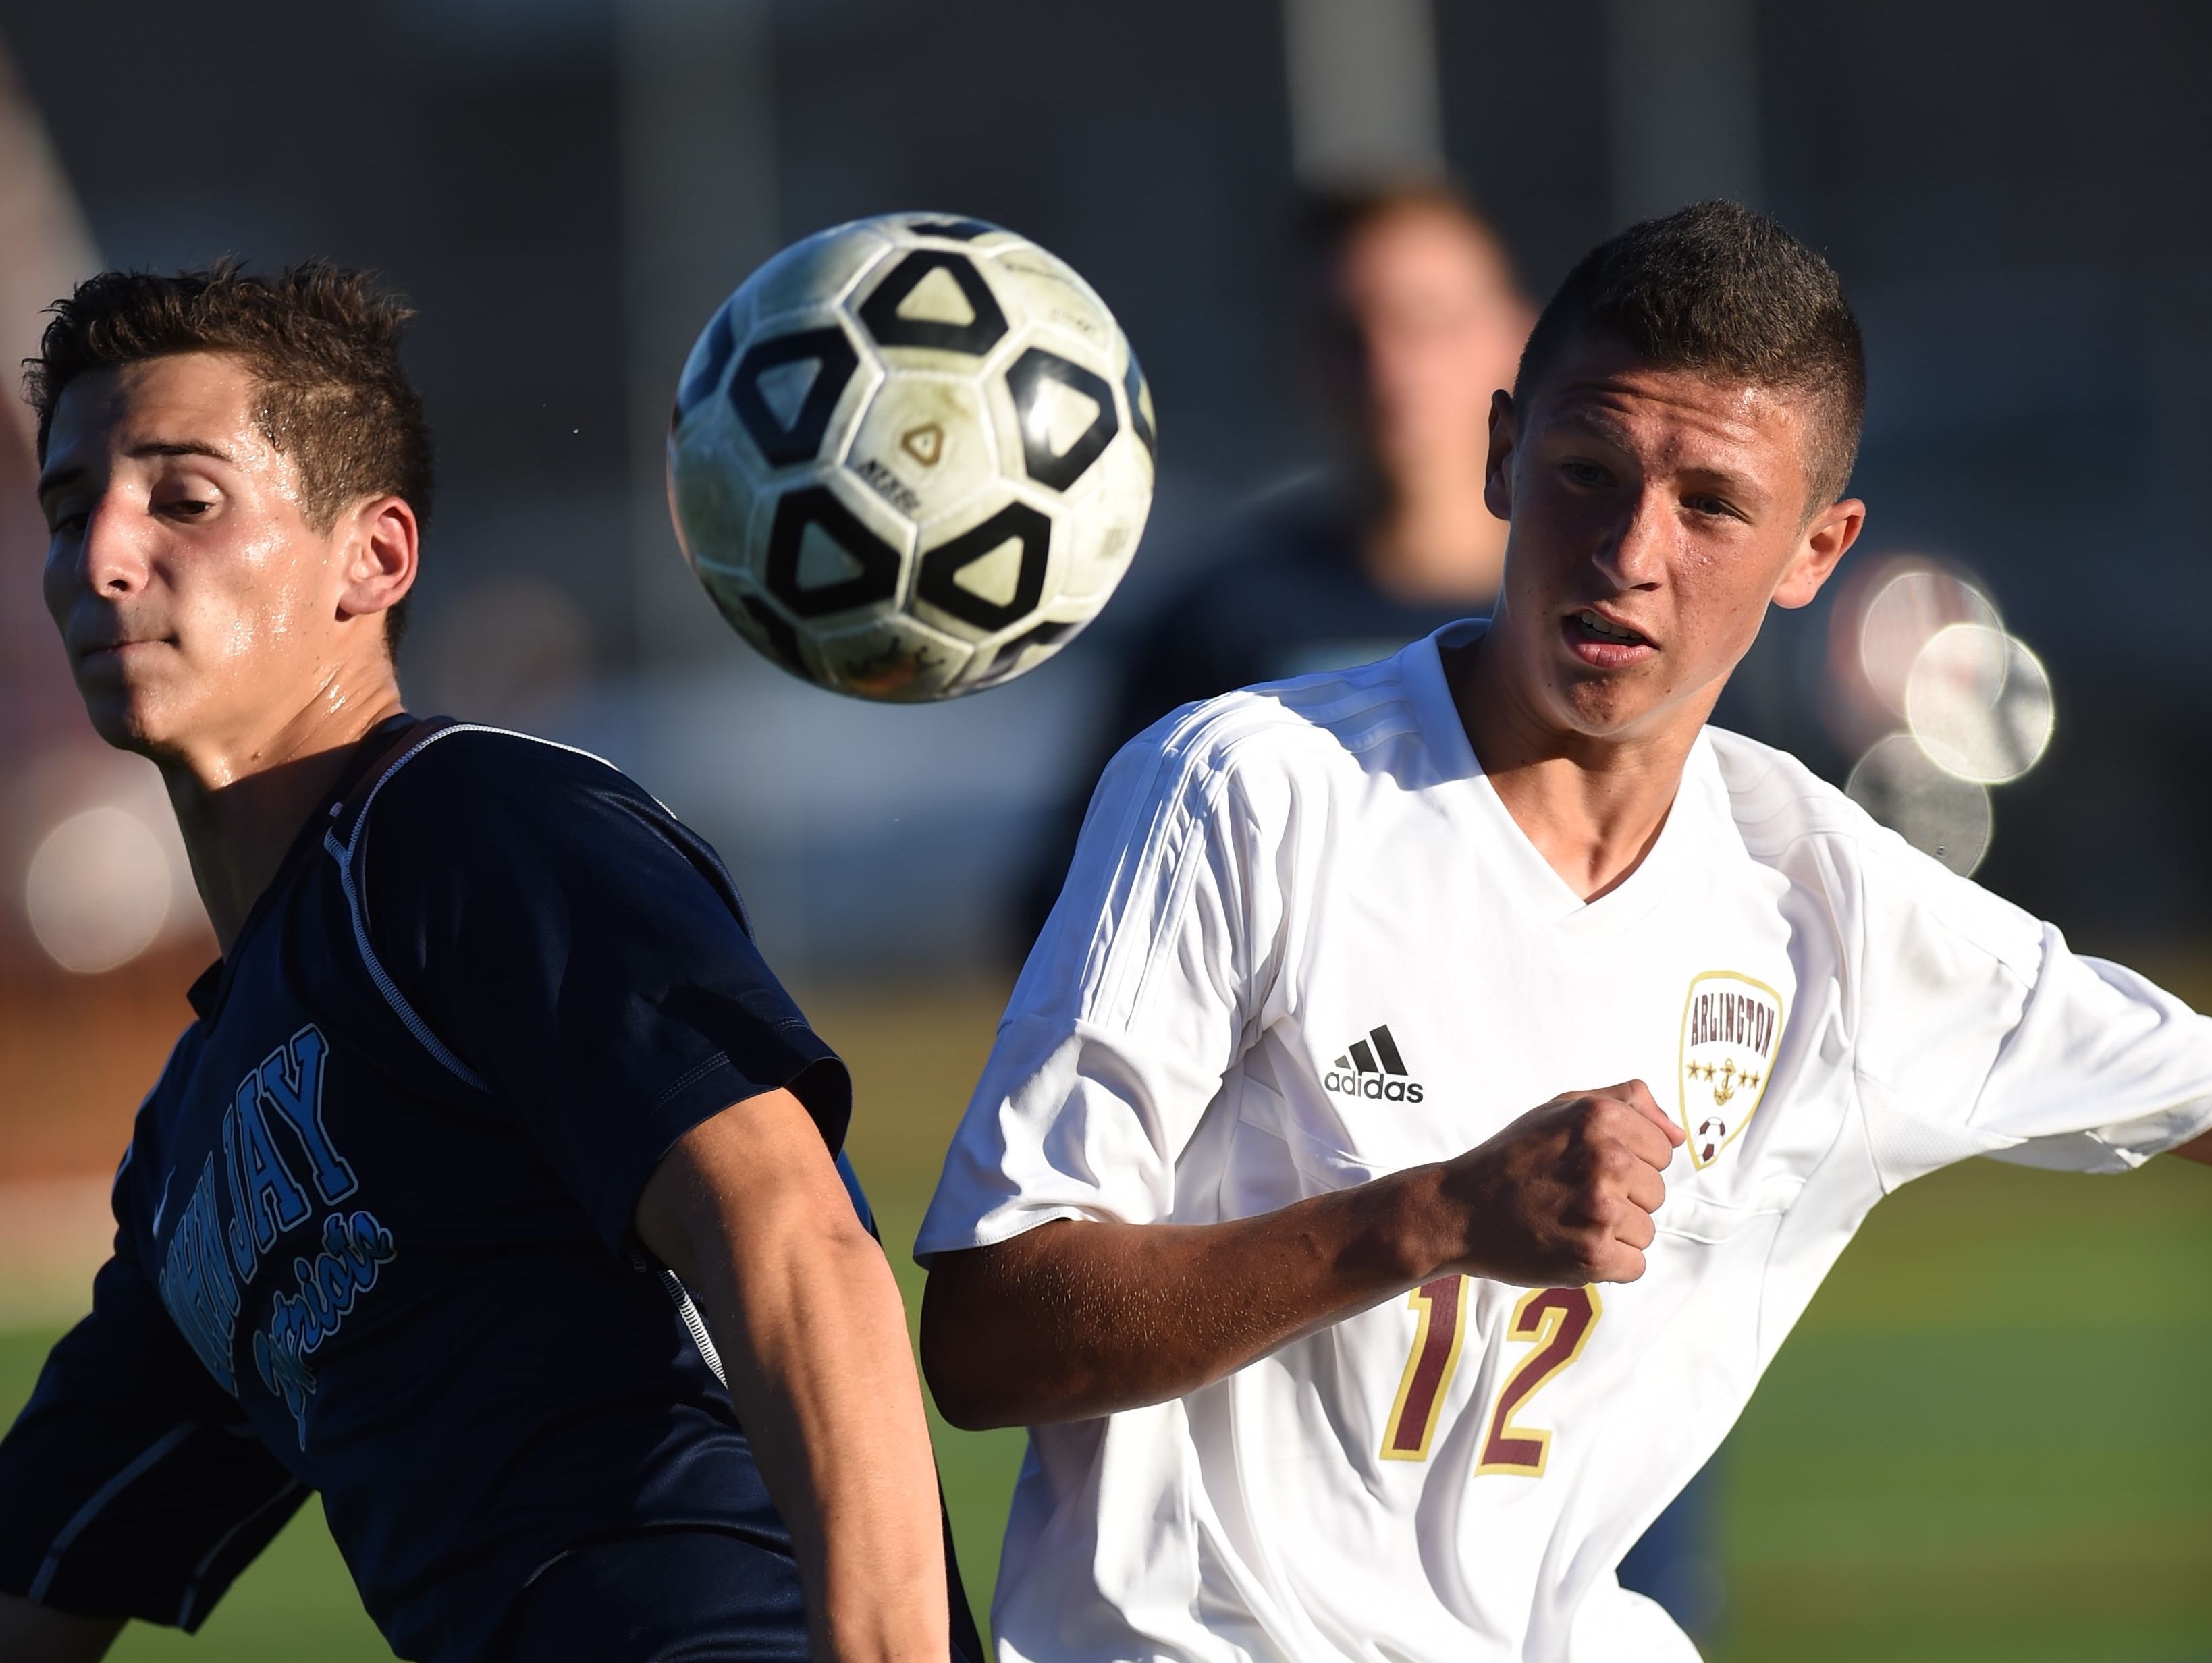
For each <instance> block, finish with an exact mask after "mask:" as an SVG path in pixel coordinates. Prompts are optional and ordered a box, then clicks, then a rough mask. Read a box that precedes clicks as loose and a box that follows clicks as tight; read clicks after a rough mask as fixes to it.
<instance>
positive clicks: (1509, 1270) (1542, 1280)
mask: <svg viewBox="0 0 2212 1663" xmlns="http://www.w3.org/2000/svg"><path fill="white" fill-rule="evenodd" d="M1682 1140H1683V1133H1682V1129H1681V1127H1680V1126H1676V1125H1675V1124H1674V1121H1673V1120H1669V1119H1668V1117H1667V1116H1666V1114H1663V1113H1662V1112H1661V1110H1660V1108H1659V1105H1658V1104H1657V1103H1656V1102H1653V1101H1652V1097H1651V1091H1650V1087H1648V1086H1646V1085H1645V1084H1644V1082H1643V1081H1641V1080H1629V1081H1626V1082H1625V1083H1622V1084H1620V1085H1609V1086H1605V1087H1603V1088H1601V1089H1598V1090H1595V1091H1576V1092H1570V1093H1567V1094H1566V1095H1565V1096H1559V1097H1554V1098H1553V1099H1552V1101H1551V1102H1548V1103H1546V1104H1544V1105H1543V1107H1541V1108H1532V1109H1530V1110H1529V1111H1528V1113H1527V1114H1523V1115H1522V1117H1521V1118H1520V1119H1519V1120H1516V1121H1514V1122H1513V1124H1512V1125H1510V1126H1507V1127H1506V1128H1505V1129H1504V1131H1503V1132H1499V1133H1498V1135H1497V1136H1496V1137H1495V1138H1492V1139H1491V1140H1490V1141H1489V1142H1488V1143H1486V1144H1480V1145H1479V1146H1478V1147H1476V1148H1474V1149H1472V1150H1468V1152H1467V1153H1466V1154H1464V1155H1462V1156H1459V1157H1458V1158H1457V1159H1455V1160H1453V1161H1449V1162H1446V1163H1445V1164H1444V1167H1443V1174H1442V1185H1441V1193H1442V1196H1443V1199H1444V1201H1445V1203H1446V1205H1447V1206H1448V1208H1449V1210H1450V1211H1451V1213H1452V1215H1453V1217H1454V1220H1455V1226H1456V1228H1457V1229H1458V1230H1459V1231H1460V1232H1461V1233H1462V1238H1463V1241H1464V1243H1465V1252H1464V1253H1463V1254H1462V1255H1461V1256H1460V1257H1459V1258H1458V1260H1457V1262H1456V1263H1455V1265H1452V1266H1451V1267H1450V1268H1453V1269H1455V1270H1459V1271H1463V1272H1466V1273H1467V1274H1468V1275H1469V1276H1482V1277H1489V1278H1492V1279H1494V1280H1496V1281H1499V1282H1515V1283H1519V1284H1522V1285H1523V1286H1527V1287H1554V1288H1559V1287H1579V1286H1580V1285H1581V1284H1583V1283H1585V1282H1633V1281H1635V1280H1636V1278H1638V1277H1639V1276H1642V1275H1643V1274H1644V1249H1645V1248H1646V1247H1650V1245H1651V1239H1652V1237H1653V1236H1654V1235H1656V1230H1655V1229H1654V1228H1653V1225H1652V1223H1651V1215H1652V1214H1653V1213H1655V1212H1656V1211H1659V1206H1660V1204H1661V1203H1662V1202H1663V1201H1664V1200H1665V1199H1667V1182H1666V1180H1665V1178H1664V1177H1663V1176H1662V1174H1663V1173H1664V1172H1665V1171H1666V1168H1667V1162H1668V1159H1669V1158H1670V1157H1671V1156H1672V1155H1673V1154H1674V1149H1675V1147H1676V1145H1678V1144H1680V1143H1681V1142H1682Z"/></svg>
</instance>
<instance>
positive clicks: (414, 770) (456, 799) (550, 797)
mask: <svg viewBox="0 0 2212 1663" xmlns="http://www.w3.org/2000/svg"><path fill="white" fill-rule="evenodd" d="M376 768H377V772H376V774H375V775H374V778H373V779H372V780H369V781H368V795H369V797H371V798H374V800H375V801H376V802H377V803H378V804H379V807H380V810H382V809H386V808H389V807H391V806H392V805H393V804H398V803H401V802H407V803H410V804H415V803H423V802H426V801H427V802H428V803H431V804H444V805H448V806H451V807H455V808H475V809H480V810H496V811H498V812H499V813H500V814H501V816H502V817H504V816H507V815H515V814H528V813H530V812H532V810H534V809H535V808H537V807H538V806H540V805H542V804H546V803H550V802H554V801H557V800H559V799H561V798H568V797H573V796H574V795H576V794H577V793H578V792H616V793H617V794H619V795H623V796H632V795H635V796H636V797H640V798H645V799H646V800H647V801H650V800H651V798H650V797H649V796H648V794H647V792H645V790H644V789H643V788H642V787H641V786H639V785H638V784H637V783H636V782H635V781H634V780H631V779H630V778H629V776H628V775H627V774H623V771H622V770H621V769H620V768H617V767H616V766H615V765H614V764H613V763H612V762H608V761H607V760H606V759H605V758H604V757H601V756H593V755H592V753H591V752H589V751H587V750H578V749H576V748H575V747H574V746H573V745H564V744H561V743H556V741H554V740H550V739H541V738H538V737H535V736H534V735H532V734H527V733H518V732H515V731H513V730H512V729H508V728H501V727H494V726H490V725H487V724H484V723H481V722H467V721H457V722H451V723H447V724H446V725H442V726H440V727H436V728H433V729H430V730H428V731H425V732H423V733H422V734H421V735H420V736H419V737H416V739H415V740H414V741H413V742H412V743H408V744H405V745H404V746H402V747H401V748H400V749H399V750H398V754H397V755H392V756H385V757H382V758H380V759H379V762H378V763H377V764H376Z"/></svg>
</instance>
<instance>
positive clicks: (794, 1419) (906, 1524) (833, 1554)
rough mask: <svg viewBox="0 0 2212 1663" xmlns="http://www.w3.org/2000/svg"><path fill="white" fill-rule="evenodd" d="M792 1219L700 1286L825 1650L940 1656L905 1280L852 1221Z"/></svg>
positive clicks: (941, 1590)
mask: <svg viewBox="0 0 2212 1663" xmlns="http://www.w3.org/2000/svg"><path fill="white" fill-rule="evenodd" d="M754 1222H755V1223H756V1225H758V1224H759V1223H762V1222H763V1221H758V1220H756V1221H754ZM788 1222H789V1223H790V1225H791V1227H792V1229H793V1230H794V1231H798V1232H800V1233H801V1234H800V1235H799V1239H797V1240H794V1239H793V1236H791V1235H785V1237H784V1238H783V1239H784V1241H785V1242H786V1244H787V1248H788V1250H787V1251H786V1252H785V1253H781V1254H780V1255H776V1256H775V1257H774V1258H773V1259H769V1262H767V1263H761V1262H758V1259H760V1258H761V1257H764V1255H757V1256H756V1262H755V1263H753V1264H751V1265H748V1266H747V1267H746V1268H745V1271H744V1274H743V1275H742V1277H741V1278H732V1277H731V1276H729V1275H727V1274H726V1273H725V1274H717V1273H716V1272H713V1271H708V1272H704V1273H703V1275H702V1281H703V1282H704V1284H705V1285H704V1286H703V1287H702V1288H701V1289H698V1290H696V1291H697V1292H698V1293H699V1295H700V1296H701V1298H702V1302H703V1303H704V1305H705V1308H706V1316H707V1321H708V1328H709V1330H710V1331H711V1332H713V1334H714V1339H715V1343H716V1345H717V1347H718V1349H719V1350H720V1351H721V1353H722V1356H723V1358H724V1367H725V1369H726V1370H727V1371H728V1372H729V1375H730V1390H731V1395H732V1398H733V1399H735V1400H736V1402H737V1403H738V1411H739V1413H740V1415H741V1416H742V1417H743V1418H744V1422H745V1426H746V1430H747V1433H748V1435H750V1439H751V1442H752V1446H753V1451H754V1454H755V1456H756V1457H757V1460H759V1461H760V1464H761V1467H762V1470H763V1476H764V1477H765V1478H767V1479H768V1482H769V1489H770V1490H771V1491H772V1492H773V1493H774V1495H775V1497H776V1502H777V1505H778V1507H779V1508H780V1509H781V1511H782V1513H783V1514H784V1519H785V1521H786V1522H787V1524H788V1525H789V1526H790V1527H791V1532H792V1538H793V1545H794V1546H795V1548H796V1549H797V1551H798V1553H799V1565H800V1571H801V1575H802V1576H804V1577H805V1581H806V1582H807V1584H808V1587H809V1591H810V1593H811V1596H812V1597H811V1599H810V1602H809V1604H810V1608H811V1615H812V1617H813V1618H814V1623H815V1628H816V1633H815V1635H814V1651H815V1654H816V1655H817V1656H819V1657H827V1658H836V1659H841V1660H843V1659H854V1660H857V1659H862V1658H867V1659H878V1658H881V1659H892V1658H898V1659H908V1658H912V1659H927V1660H928V1663H942V1660H943V1659H944V1658H945V1655H946V1654H947V1651H948V1644H947V1640H946V1634H945V1612H946V1604H945V1561H944V1550H943V1544H942V1535H941V1526H940V1524H939V1518H938V1514H937V1507H936V1496H937V1475H936V1468H935V1466H934V1464H933V1461H932V1460H931V1457H930V1451H929V1432H928V1427H927V1422H926V1421H925V1419H924V1417H923V1415H922V1407H921V1386H920V1382H919V1381H917V1380H916V1379H915V1372H914V1364H913V1362H912V1358H911V1355H910V1353H909V1352H908V1348H907V1333H906V1320H905V1314H904V1311H903V1308H902V1306H901V1304H900V1302H899V1294H898V1288H897V1285H896V1283H894V1282H893V1280H892V1279H891V1272H890V1265H888V1264H887V1263H886V1262H885V1261H884V1256H883V1253H882V1250H881V1249H880V1248H878V1247H877V1246H876V1244H875V1243H874V1242H873V1241H872V1240H870V1239H869V1238H868V1237H867V1235H866V1234H865V1233H864V1232H862V1231H860V1229H858V1228H857V1226H855V1227H854V1228H853V1229H850V1230H848V1231H846V1232H844V1233H842V1235H839V1236H837V1237H836V1239H834V1240H823V1241H806V1240H805V1238H804V1235H803V1232H804V1230H805V1223H803V1222H802V1221H799V1220H795V1219H794V1220H791V1221H788ZM724 1268H725V1271H726V1266H725V1267H724Z"/></svg>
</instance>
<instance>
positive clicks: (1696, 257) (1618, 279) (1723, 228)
mask: <svg viewBox="0 0 2212 1663" xmlns="http://www.w3.org/2000/svg"><path fill="white" fill-rule="evenodd" d="M1586 335H1602V336H1610V337H1614V338H1615V339H1617V340H1619V341H1620V342H1621V343H1623V344H1625V345H1626V346H1627V347H1628V349H1630V350H1631V351H1632V352H1633V353H1635V354H1636V355H1637V356H1638V357H1639V358H1641V359H1644V360H1645V361H1648V362H1650V363H1651V364H1654V365H1656V366H1660V367H1665V368H1668V369H1687V370H1695V371H1699V372H1701V373H1710V374H1712V375H1716V376H1722V377H1726V378H1728V379H1732V380H1737V381H1741V382H1745V383H1749V384H1752V385H1759V386H1765V387H1772V388H1776V389H1780V390H1787V391H1792V392H1801V393H1805V394H1808V395H1810V397H1811V399H1812V402H1813V405H1814V413H1815V418H1814V432H1813V434H1811V435H1810V443H1809V445H1808V454H1807V455H1806V458H1805V471H1806V480H1807V484H1808V487H1809V490H1810V499H1811V500H1810V501H1808V504H1807V507H1808V512H1810V511H1817V510H1818V509H1820V508H1824V507H1827V505H1828V504H1830V503H1831V502H1833V501H1836V500H1837V499H1838V497H1840V496H1842V495H1843V494H1844V486H1845V485H1847V484H1849V483H1850V476H1851V467H1852V464H1854V463H1855V462H1856V461H1857V458H1858V448H1859V432H1860V429H1861V428H1862V427H1863V426H1864V424H1865V421H1866V347H1865V343H1863V341H1862V340H1861V338H1860V336H1859V325H1858V319H1856V318H1855V317H1853V316H1852V315H1851V308H1850V304H1849V303H1848V302H1847V301H1846V300H1844V286H1843V282H1842V280H1841V279H1840V278H1838V276H1836V271H1835V268H1834V267H1833V266H1832V265H1830V264H1828V263H1827V261H1826V260H1824V259H1822V258H1820V255H1819V254H1817V253H1815V252H1814V251H1813V250H1811V249H1809V248H1808V247H1807V246H1805V245H1804V244H1803V243H1802V242H1800V241H1798V240H1797V239H1796V238H1795V237H1793V236H1791V235H1790V234H1789V233H1788V232H1787V231H1785V230H1784V229H1783V228H1781V226H1779V225H1778V224H1777V223H1776V222H1774V221H1773V220H1771V219H1770V218H1768V217H1767V216H1766V215H1764V214H1759V213H1754V212H1753V211H1752V210H1751V209H1748V208H1745V207H1741V206H1740V205H1739V204H1737V203H1732V202H1700V203H1692V204H1691V205H1690V206H1689V207H1687V208H1684V209H1680V210H1678V211H1677V212H1675V213H1672V214H1669V215H1667V216H1666V217H1665V218H1663V219H1656V220H1645V221H1644V222H1643V223H1642V224H1640V225H1632V226H1630V227H1629V228H1628V229H1627V230H1626V231H1623V232H1621V233H1620V234H1619V235H1617V236H1614V237H1611V238H1608V239H1607V240H1605V241H1604V242H1601V243H1600V244H1599V245H1598V246H1596V247H1595V248H1593V249H1592V250H1590V252H1589V253H1587V254H1585V255H1583V258H1582V260H1581V262H1580V263H1579V264H1577V265H1576V267H1575V269H1574V270H1572V271H1570V272H1569V273H1568V274H1567V278H1566V281H1565V282H1563V283H1561V284H1560V285H1559V292H1558V293H1557V294H1553V296H1552V298H1551V300H1549V301H1548V302H1547V304H1546V305H1545V307H1544V310H1543V313H1542V315H1541V317H1539V318H1538V319H1537V320H1536V327H1535V329H1534V331H1533V332H1532V333H1531V334H1530V335H1529V337H1528V346H1527V347H1526V348H1524V349H1522V354H1521V372H1520V375H1519V377H1518V378H1517V379H1516V381H1515V383H1514V386H1513V398H1514V402H1515V403H1516V404H1523V405H1525V404H1527V403H1528V400H1529V399H1530V398H1532V397H1534V393H1535V391H1536V388H1537V387H1538V385H1541V382H1542V380H1543V379H1544V375H1545V373H1546V372H1547V371H1548V370H1549V369H1550V368H1551V367H1552V366H1553V363H1554V362H1555V361H1557V360H1558V359H1559V355H1561V354H1562V353H1563V352H1564V351H1565V349H1567V346H1568V345H1569V343H1571V342H1572V341H1574V340H1575V339H1577V338H1578V337H1583V336H1586Z"/></svg>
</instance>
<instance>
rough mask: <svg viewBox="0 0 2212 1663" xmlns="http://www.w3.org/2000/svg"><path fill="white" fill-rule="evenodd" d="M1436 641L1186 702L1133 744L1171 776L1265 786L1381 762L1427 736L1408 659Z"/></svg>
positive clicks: (1140, 754)
mask: <svg viewBox="0 0 2212 1663" xmlns="http://www.w3.org/2000/svg"><path fill="white" fill-rule="evenodd" d="M1427 645H1428V644H1427V643H1425V642H1416V643H1414V644H1413V646H1410V647H1408V648H1407V649H1406V650H1405V651H1404V652H1399V653H1395V654H1393V655H1392V656H1391V657H1389V658H1386V659H1378V660H1377V661H1376V662H1375V663H1373V664H1367V665H1357V666H1355V667H1353V668H1351V669H1347V670H1333V671H1323V672H1321V673H1319V674H1315V675H1307V676H1298V677H1292V678H1291V679H1289V680H1285V681H1279V682H1264V683H1259V684H1257V685H1255V686H1252V687H1246V688H1240V689H1237V691H1235V692H1233V693H1225V694H1223V695H1220V696H1218V697H1217V698H1212V699H1206V700H1201V701H1199V702H1197V703H1195V704H1188V705H1185V706H1183V707H1182V708H1180V709H1178V710H1175V711H1171V712H1170V713H1169V714H1167V715H1166V716H1164V717H1162V718H1161V719H1159V720H1158V721H1157V722H1155V723H1153V724H1152V726H1151V727H1149V728H1146V730H1145V731H1143V732H1142V733H1140V734H1139V735H1138V736H1137V737H1136V738H1134V739H1133V740H1132V741H1130V743H1129V746H1128V752H1129V753H1131V754H1133V756H1135V757H1136V758H1138V759H1140V760H1141V761H1142V762H1144V763H1146V765H1148V766H1150V767H1152V768H1154V769H1155V770H1157V772H1158V774H1160V775H1162V776H1163V777H1164V779H1168V780H1177V781H1181V782H1185V783H1188V784H1198V785H1205V784H1207V783H1227V782H1237V783H1240V784H1243V785H1245V786H1264V785H1265V784H1266V783H1267V782H1268V781H1270V780H1291V779H1296V780H1324V779H1326V778H1327V777H1328V775H1329V774H1332V773H1346V774H1349V773H1358V772H1362V771H1365V770H1368V769H1371V768H1373V767H1374V766H1375V763H1376V759H1377V756H1378V754H1388V753H1390V752H1391V751H1393V750H1394V749H1398V748H1402V747H1403V746H1404V745H1406V744H1407V743H1412V744H1413V745H1414V746H1416V747H1418V746H1419V743H1420V741H1421V739H1422V734H1423V724H1422V716H1421V712H1420V709H1419V700H1418V697H1417V693H1416V689H1414V687H1413V685H1412V682H1413V677H1411V676H1410V675H1409V673H1408V668H1407V662H1406V661H1407V658H1408V656H1409V655H1411V654H1414V653H1416V652H1419V650H1421V649H1422V648H1423V647H1425V646H1427ZM1430 650H1431V652H1433V649H1432V648H1431V649H1430Z"/></svg>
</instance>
